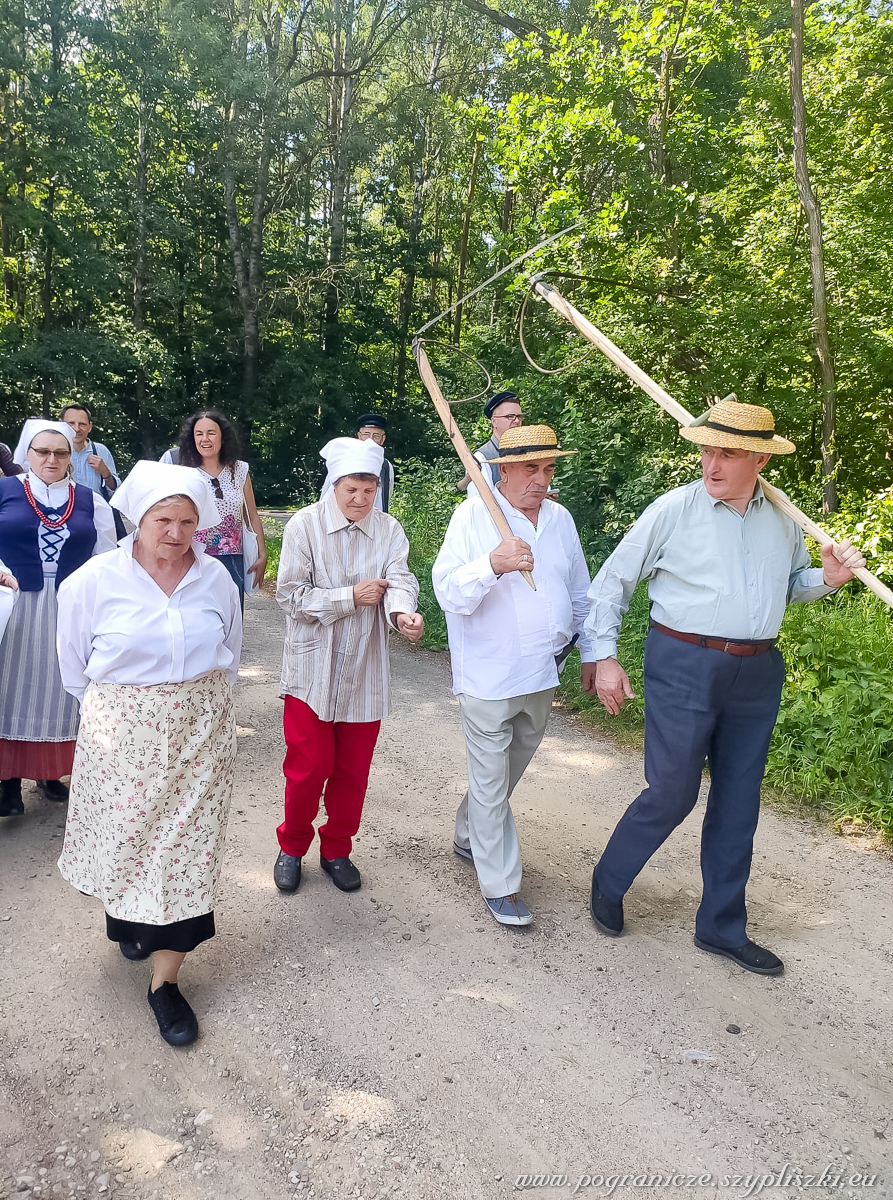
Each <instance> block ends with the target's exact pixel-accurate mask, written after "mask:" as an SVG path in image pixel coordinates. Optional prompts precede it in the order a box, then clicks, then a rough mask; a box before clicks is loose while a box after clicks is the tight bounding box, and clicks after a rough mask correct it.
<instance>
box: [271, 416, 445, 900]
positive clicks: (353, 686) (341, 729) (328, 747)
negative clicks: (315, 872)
mask: <svg viewBox="0 0 893 1200" xmlns="http://www.w3.org/2000/svg"><path fill="white" fill-rule="evenodd" d="M320 453H321V455H322V457H323V458H324V459H325V461H326V465H327V467H328V477H327V480H326V483H327V484H331V485H332V487H331V490H327V492H326V495H325V499H323V500H320V501H319V502H318V503H317V504H311V505H309V506H308V507H307V508H304V509H302V510H301V511H300V512H298V513H296V514H295V515H294V516H293V517H292V518H291V520H290V521H289V523H288V525H286V527H285V535H284V537H283V541H282V556H281V559H280V564H279V579H278V584H277V588H276V598H277V600H278V601H279V604H280V605H281V606H282V608H283V609H284V610H285V612H286V614H287V616H288V626H287V632H286V637H285V653H284V656H283V663H282V684H281V694H282V695H283V697H284V699H285V713H284V718H283V719H284V727H285V743H286V753H285V764H284V771H285V820H284V821H283V822H282V824H281V825H280V826H279V828H278V830H277V833H278V835H279V845H280V847H281V853H280V855H279V857H278V858H277V860H276V865H275V867H274V869H273V881H274V882H275V884H276V886H277V887H278V888H279V890H280V891H282V892H294V891H297V889H298V886H299V885H300V882H301V859H302V858H303V857H304V855H305V854H306V853H307V851H308V850H309V849H310V844H311V843H312V841H313V821H314V818H315V817H316V815H317V813H318V811H319V800H320V794H321V793H322V790H323V787H324V786H325V806H326V813H327V820H326V823H325V824H324V825H322V826H321V827H320V830H319V841H320V865H321V867H322V869H323V870H324V871H325V872H326V873H327V874H328V875H329V876H330V877H331V879H332V882H333V883H334V884H335V886H336V887H338V888H340V889H341V891H344V892H353V891H356V889H357V888H358V887H359V886H360V883H361V879H360V872H359V871H358V870H357V868H356V867H355V866H354V864H353V863H352V862H351V859H350V852H351V849H352V845H353V842H352V839H353V837H354V835H355V834H356V832H357V830H358V829H359V826H360V817H361V816H362V812H363V801H364V799H365V796H366V785H367V782H368V779H369V768H370V766H371V763H372V753H373V751H374V749H375V742H376V739H377V737H378V731H379V727H380V725H381V720H382V717H386V716H387V715H388V711H389V707H390V668H389V663H388V630H389V628H394V629H397V630H399V632H400V633H402V634H403V635H404V636H405V637H406V638H408V639H409V641H411V642H417V641H418V640H419V639H420V638H421V636H422V633H423V632H424V622H423V620H422V617H421V616H420V615H419V613H417V612H416V611H415V607H416V603H417V601H418V596H419V585H418V580H417V579H416V578H415V576H414V575H413V574H412V573H411V572H410V570H409V567H408V566H407V561H406V560H407V555H408V553H409V542H408V541H407V539H406V534H405V533H404V532H403V530H402V528H401V527H400V525H399V523H398V522H397V521H396V520H395V519H394V517H391V516H389V515H388V514H387V513H384V512H381V511H380V510H379V509H377V508H375V496H376V492H377V490H378V482H379V476H380V474H381V468H382V462H383V459H384V451H383V450H382V448H381V446H379V445H377V444H376V443H375V442H373V441H362V442H361V441H358V440H357V439H355V438H335V439H334V441H331V442H329V443H328V444H327V445H326V446H324V447H323V449H322V450H321V451H320Z"/></svg>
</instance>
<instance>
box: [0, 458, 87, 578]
mask: <svg viewBox="0 0 893 1200" xmlns="http://www.w3.org/2000/svg"><path fill="white" fill-rule="evenodd" d="M34 503H35V504H36V505H37V507H38V508H39V509H40V511H41V512H42V513H44V514H45V515H46V516H48V517H49V518H50V519H52V520H58V519H59V517H61V516H62V513H63V511H64V506H63V508H61V509H53V508H47V507H46V506H45V505H43V504H41V503H40V502H39V501H38V500H37V498H36V497H35V500H34ZM40 525H41V522H40V518H39V517H38V515H37V513H36V512H35V511H34V509H33V508H32V507H31V505H30V504H29V503H28V497H27V496H26V495H25V489H24V488H23V487H22V483H21V480H19V479H16V478H10V479H0V558H2V560H3V562H4V563H5V564H6V566H7V567H8V568H9V570H10V571H11V573H12V574H13V575H14V576H15V577H16V579H17V580H18V582H19V587H20V588H21V590H22V591H23V592H40V591H42V590H43V563H42V562H41V558H40V550H39V549H38V545H37V537H38V534H39V532H40ZM65 528H66V529H67V530H68V537H67V539H66V540H65V541H64V542H62V544H61V548H60V550H59V558H58V567H57V570H56V588H57V589H58V587H59V584H60V583H61V582H62V580H63V579H67V578H68V576H69V575H70V574H71V573H72V571H76V570H77V569H78V567H82V566H83V565H84V563H85V562H86V561H87V559H88V558H90V556H91V555H92V553H93V549H94V547H95V545H96V526H95V525H94V523H93V492H92V491H91V490H90V488H88V487H83V486H81V485H80V484H76V485H75V489H74V510H73V512H72V514H71V516H70V517H69V518H68V521H67V522H66V524H65Z"/></svg>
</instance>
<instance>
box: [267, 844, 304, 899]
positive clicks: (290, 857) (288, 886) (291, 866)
mask: <svg viewBox="0 0 893 1200" xmlns="http://www.w3.org/2000/svg"><path fill="white" fill-rule="evenodd" d="M273 882H274V883H275V884H276V886H277V887H278V888H279V891H280V892H296V891H297V890H298V888H299V887H300V886H301V860H300V859H299V858H298V857H297V856H296V855H294V854H286V853H285V851H284V850H280V851H279V857H278V858H277V859H276V863H275V865H274V867H273Z"/></svg>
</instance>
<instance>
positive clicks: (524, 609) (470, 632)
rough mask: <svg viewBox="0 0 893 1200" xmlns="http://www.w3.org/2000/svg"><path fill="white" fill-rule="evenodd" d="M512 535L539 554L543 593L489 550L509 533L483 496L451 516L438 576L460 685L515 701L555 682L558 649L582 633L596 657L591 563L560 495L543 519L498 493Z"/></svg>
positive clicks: (537, 576) (464, 691)
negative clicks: (590, 623)
mask: <svg viewBox="0 0 893 1200" xmlns="http://www.w3.org/2000/svg"><path fill="white" fill-rule="evenodd" d="M494 495H495V496H496V499H497V501H498V503H499V506H500V508H501V509H502V511H503V512H504V513H505V515H506V517H507V518H508V523H509V526H510V527H511V530H512V533H513V534H514V535H515V536H516V537H519V538H523V540H524V541H525V542H527V543H528V545H529V546H530V547H531V549H532V552H533V561H534V570H533V578H534V582H535V583H536V591H533V589H532V588H531V587H530V585H529V584H528V583H527V582H526V581H525V580H524V579H523V578H522V577H521V575H520V574H519V573H518V572H517V571H509V572H507V573H506V574H505V575H502V576H497V575H496V574H494V572H493V568H492V567H491V566H490V551H491V550H495V549H496V547H497V546H498V545H499V543H500V542H501V541H502V535H501V534H500V533H499V531H498V530H497V528H496V526H495V525H494V523H493V518H492V517H491V516H490V514H489V513H488V512H487V509H486V507H485V505H484V502H483V500H481V498H480V497H479V496H471V497H469V499H468V500H466V501H464V502H463V503H462V504H460V505H459V507H458V508H457V509H456V511H455V512H454V513H453V516H452V518H451V520H450V524H449V527H448V529H447V532H446V537H445V538H444V542H443V545H442V546H441V548H440V553H439V554H438V555H437V560H436V562H435V563H434V569H433V571H432V572H431V578H432V580H433V583H434V592H435V595H436V596H437V601H438V603H439V604H440V607H441V608H442V609H443V611H444V612H445V613H446V621H447V630H448V633H449V640H450V655H451V658H452V664H453V691H454V692H455V693H456V694H457V695H467V696H475V697H477V699H479V700H508V699H510V698H511V697H513V696H525V695H529V694H530V693H531V692H541V691H544V690H545V689H546V688H550V687H555V686H556V684H557V683H558V669H557V668H556V666H555V656H556V655H557V654H559V653H560V652H561V651H562V650H564V649H565V647H566V646H567V644H568V642H570V640H571V639H572V638H573V636H574V634H575V633H579V634H580V655H581V658H582V660H583V662H591V661H592V655H591V653H590V647H589V643H588V639H587V637H586V635H585V632H584V630H583V623H584V621H585V619H586V613H587V611H588V604H587V601H586V590H587V588H588V587H589V568H588V567H587V566H586V559H585V557H584V554H583V548H582V546H581V545H580V538H579V536H578V535H577V530H576V526H575V525H574V520H573V517H572V516H571V515H570V513H569V512H568V511H567V509H566V508H563V507H562V506H561V505H560V504H557V503H555V502H554V501H552V500H548V501H545V500H544V501H543V503H542V504H541V505H540V510H539V515H538V517H537V523H536V525H534V524H533V523H532V522H531V521H530V519H529V518H528V517H526V516H525V515H524V514H523V513H522V512H520V511H519V510H518V509H517V508H514V507H513V505H511V504H509V502H508V500H506V498H505V496H503V494H502V492H501V491H500V490H499V489H498V488H497V489H496V490H495V492H494Z"/></svg>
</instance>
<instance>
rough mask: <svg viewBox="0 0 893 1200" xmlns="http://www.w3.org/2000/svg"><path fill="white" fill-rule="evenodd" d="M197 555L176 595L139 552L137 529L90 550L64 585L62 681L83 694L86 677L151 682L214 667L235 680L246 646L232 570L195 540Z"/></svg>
mask: <svg viewBox="0 0 893 1200" xmlns="http://www.w3.org/2000/svg"><path fill="white" fill-rule="evenodd" d="M193 550H194V552H195V562H194V563H193V564H192V566H191V567H190V568H189V570H188V571H187V572H186V574H185V576H184V577H183V578H182V579H181V580H180V582H179V583H178V584H177V586H176V588H175V589H174V591H173V593H172V594H171V595H170V596H166V595H165V593H164V592H163V591H162V589H161V588H160V587H159V586H158V584H157V583H156V582H155V580H154V579H153V578H152V577H151V575H149V573H148V572H147V571H146V570H144V568H143V567H141V566H140V564H139V563H138V562H136V561H135V559H134V557H133V535H131V536H130V537H129V538H125V539H124V540H123V541H122V542H121V544H120V545H119V546H118V548H117V550H114V551H112V553H111V554H103V555H100V556H99V557H98V558H92V559H91V560H90V561H89V562H88V563H85V564H84V566H83V567H81V568H80V569H79V570H77V571H75V572H74V573H73V574H71V575H69V577H68V578H67V579H66V580H65V581H64V583H62V585H61V586H60V588H59V620H58V627H57V628H58V633H57V640H56V644H57V648H58V651H59V667H60V670H61V672H62V686H63V687H64V688H65V690H66V691H67V692H70V693H71V695H72V696H75V697H76V698H77V699H78V700H80V699H81V698H82V697H83V695H84V692H85V691H86V689H87V684H88V683H90V682H94V683H118V684H130V685H132V686H136V687H148V686H150V685H152V684H158V683H162V684H164V683H184V682H187V681H192V680H194V679H201V678H202V676H204V675H208V674H210V673H211V672H212V671H226V673H227V676H228V677H229V681H230V683H233V684H234V683H235V682H236V677H237V675H238V672H239V656H240V654H241V651H242V612H241V608H240V605H239V593H238V591H237V590H236V585H235V584H234V583H233V581H232V579H231V578H230V576H229V573H228V571H227V570H226V568H225V567H224V566H222V565H221V564H220V563H218V562H215V561H214V559H213V558H210V557H208V556H206V555H205V554H204V553H203V548H202V546H201V545H200V544H198V543H195V542H193Z"/></svg>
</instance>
